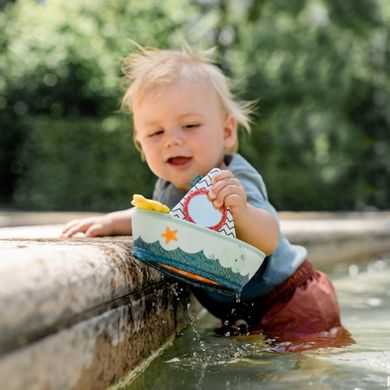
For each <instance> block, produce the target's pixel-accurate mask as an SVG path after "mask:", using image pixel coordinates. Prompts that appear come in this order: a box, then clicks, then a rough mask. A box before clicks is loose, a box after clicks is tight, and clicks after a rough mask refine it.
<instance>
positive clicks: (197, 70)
mask: <svg viewBox="0 0 390 390" xmlns="http://www.w3.org/2000/svg"><path fill="white" fill-rule="evenodd" d="M137 49H138V50H137V52H134V53H131V54H129V55H128V56H127V57H126V59H125V60H124V62H123V66H122V71H123V74H124V79H125V82H126V83H127V84H128V86H127V90H126V92H125V94H124V96H123V99H122V108H125V109H127V110H128V111H129V112H130V113H132V112H133V105H134V101H135V100H136V99H137V100H138V101H142V99H143V98H145V96H148V95H149V94H150V93H153V92H154V91H155V90H156V89H157V88H158V87H161V86H167V85H170V84H172V83H174V82H176V81H178V80H188V81H195V82H202V83H204V84H205V85H206V86H208V87H210V88H212V89H213V90H214V91H215V92H216V94H217V97H218V99H219V101H220V104H221V106H222V109H223V110H224V111H225V112H226V113H228V114H230V115H232V116H233V117H234V118H235V119H236V121H237V124H238V126H239V128H242V129H243V130H244V131H245V132H246V133H250V119H249V115H250V113H251V111H252V107H253V103H250V102H241V101H237V100H236V99H235V97H234V95H233V93H232V92H231V90H230V88H229V81H228V79H227V77H226V76H225V75H224V74H223V72H222V71H221V70H220V69H219V68H218V67H217V66H216V65H214V63H213V62H212V61H211V60H210V59H209V56H210V51H208V52H206V51H204V52H201V53H195V52H194V51H192V50H191V49H190V48H189V47H188V46H184V48H183V50H182V51H181V52H179V51H174V50H159V49H145V48H143V47H141V46H138V45H137ZM133 139H134V140H135V135H134V133H133ZM135 143H136V146H137V147H138V148H139V145H138V144H137V142H135ZM237 149H238V141H237V143H236V145H234V147H233V148H232V150H230V151H229V152H235V151H237Z"/></svg>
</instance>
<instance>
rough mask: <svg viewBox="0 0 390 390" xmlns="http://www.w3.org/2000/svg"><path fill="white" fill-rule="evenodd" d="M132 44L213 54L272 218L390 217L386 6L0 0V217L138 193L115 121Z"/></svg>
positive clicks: (139, 183) (141, 182)
mask: <svg viewBox="0 0 390 390" xmlns="http://www.w3.org/2000/svg"><path fill="white" fill-rule="evenodd" d="M132 40H133V41H136V42H138V43H139V44H141V45H144V46H151V47H159V48H176V49H180V47H181V45H182V43H183V41H186V42H188V43H189V44H190V45H192V46H194V47H196V48H204V49H207V48H210V47H215V48H216V61H217V63H218V65H219V66H221V67H222V69H223V70H224V71H225V72H226V73H227V74H228V75H229V76H230V77H232V79H233V80H234V83H233V87H234V89H235V91H236V93H237V94H238V96H239V97H240V99H243V100H249V101H252V100H256V101H257V106H256V110H255V113H254V115H253V117H252V120H253V129H252V134H251V136H249V137H248V136H246V137H243V138H242V139H241V152H242V154H243V155H245V156H246V157H247V158H248V159H249V161H250V162H251V163H252V164H253V165H254V166H255V167H256V168H257V169H258V170H259V171H260V172H261V173H262V175H263V177H264V179H265V181H266V184H267V186H268V191H269V195H270V198H271V201H272V202H273V203H274V204H275V206H276V207H277V208H278V209H280V210H375V209H389V208H390V109H389V108H390V72H389V70H390V2H389V0H342V1H339V0H268V1H267V0H262V1H260V0H240V1H237V0H230V1H229V0H196V1H194V0H167V1H161V0H144V1H138V0H137V1H136V0H70V1H63V0H46V1H42V0H41V1H33V0H17V1H6V0H0V208H3V209H4V208H5V209H7V208H12V209H25V210H26V209H28V210H94V211H109V210H116V209H123V208H126V207H128V206H129V200H130V199H131V196H132V194H133V193H142V194H144V195H145V196H151V192H152V188H153V184H154V178H153V176H152V174H151V173H150V172H149V171H148V169H147V167H146V165H145V164H144V163H143V162H142V161H141V159H140V156H139V154H138V152H137V151H136V150H135V148H134V147H133V145H132V142H131V118H130V117H129V116H126V115H125V114H124V113H123V112H121V111H120V99H121V96H122V94H123V91H124V86H123V83H122V82H121V62H122V60H123V58H124V57H125V56H126V54H127V53H128V52H129V51H131V50H133V49H134V45H133V44H132V43H131V41H132Z"/></svg>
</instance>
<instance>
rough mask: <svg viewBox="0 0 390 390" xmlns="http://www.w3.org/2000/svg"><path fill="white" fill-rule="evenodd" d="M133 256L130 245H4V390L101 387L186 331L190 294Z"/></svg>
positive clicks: (0, 373) (0, 279) (0, 250)
mask: <svg viewBox="0 0 390 390" xmlns="http://www.w3.org/2000/svg"><path fill="white" fill-rule="evenodd" d="M131 248H132V242H131V239H130V238H129V237H117V238H99V239H71V240H67V241H60V240H58V239H57V240H54V239H52V240H50V239H41V240H0V256H1V261H0V308H1V316H0V378H1V379H0V385H1V386H0V387H1V388H6V389H24V388H29V389H33V388H37V389H38V388H53V389H54V388H80V389H97V388H105V387H107V386H108V385H110V384H113V383H115V382H116V381H118V380H119V379H120V378H122V377H123V376H126V375H127V374H128V373H129V372H130V371H131V370H132V369H133V368H135V367H136V366H137V365H138V364H139V363H140V362H141V361H142V360H144V359H145V358H147V357H148V356H149V355H150V354H152V353H153V352H155V351H156V350H158V349H159V348H160V347H161V345H162V344H163V343H165V342H166V341H167V339H168V338H169V337H171V336H172V335H173V334H174V333H175V330H176V329H177V328H178V327H181V326H183V325H184V312H185V308H186V302H188V294H187V292H186V291H183V289H179V288H178V286H177V284H176V283H174V282H172V281H167V280H165V279H164V278H163V277H162V276H161V274H160V273H159V272H157V271H156V270H154V269H152V268H150V267H147V266H145V265H143V264H141V263H140V262H138V261H137V260H134V259H133V258H132V257H131ZM178 295H179V298H180V299H178ZM68 374H69V375H68ZM70 374H71V375H70ZM27 384H28V385H27Z"/></svg>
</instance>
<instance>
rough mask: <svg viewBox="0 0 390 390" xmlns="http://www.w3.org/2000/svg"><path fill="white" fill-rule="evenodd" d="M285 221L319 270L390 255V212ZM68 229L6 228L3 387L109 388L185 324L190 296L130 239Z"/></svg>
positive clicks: (0, 279)
mask: <svg viewBox="0 0 390 390" xmlns="http://www.w3.org/2000/svg"><path fill="white" fill-rule="evenodd" d="M282 217H283V220H282V224H281V228H282V230H283V232H284V233H285V234H286V235H287V237H288V238H289V239H290V240H291V241H292V242H294V243H297V244H302V245H305V246H306V247H307V248H308V252H309V258H310V260H311V261H312V262H313V263H314V264H315V265H316V266H317V267H318V268H326V267H327V266H328V265H331V264H334V263H335V262H338V261H351V260H353V261H356V260H358V259H359V258H365V259H367V258H370V257H374V256H380V255H382V254H383V253H386V252H388V253H390V213H364V214H342V215H340V214H337V215H334V214H329V215H328V214H308V213H299V214H291V213H288V214H287V213H284V214H282ZM60 230H61V225H55V226H41V227H28V228H27V227H24V228H8V229H0V313H1V315H0V389H7V390H11V389H45V390H46V389H101V388H107V387H108V386H110V385H113V384H116V383H118V382H119V381H121V380H123V379H124V378H126V377H127V376H128V375H129V374H130V373H131V372H134V371H133V370H134V368H136V367H139V364H140V363H141V362H143V361H145V359H147V358H149V357H150V356H152V355H153V354H155V353H156V352H158V351H159V349H160V348H162V347H163V346H164V345H166V343H169V342H170V341H171V340H172V339H173V337H174V334H175V331H176V330H178V328H180V327H182V326H185V323H186V318H187V315H186V307H187V303H188V302H189V299H190V297H189V294H188V293H187V290H186V289H183V288H182V286H178V285H177V284H176V283H174V282H172V281H169V280H167V279H164V278H163V277H162V276H161V274H160V273H159V272H157V271H155V270H153V269H151V268H149V267H147V266H144V265H143V264H141V263H140V262H138V261H137V260H135V259H133V258H132V257H131V249H132V242H131V237H116V238H114V237H107V238H95V239H87V238H73V239H69V240H66V241H62V240H59V239H58V238H56V237H58V236H59V233H60ZM27 237H29V238H27ZM34 237H35V238H34ZM39 237H47V238H39Z"/></svg>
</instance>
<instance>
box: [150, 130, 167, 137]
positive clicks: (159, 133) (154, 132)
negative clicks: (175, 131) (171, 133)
mask: <svg viewBox="0 0 390 390" xmlns="http://www.w3.org/2000/svg"><path fill="white" fill-rule="evenodd" d="M163 132H164V131H163V130H162V129H158V130H155V131H153V132H151V133H150V134H149V137H155V136H157V135H161V134H162V133H163Z"/></svg>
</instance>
